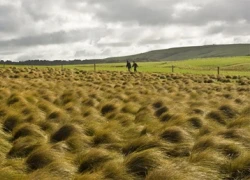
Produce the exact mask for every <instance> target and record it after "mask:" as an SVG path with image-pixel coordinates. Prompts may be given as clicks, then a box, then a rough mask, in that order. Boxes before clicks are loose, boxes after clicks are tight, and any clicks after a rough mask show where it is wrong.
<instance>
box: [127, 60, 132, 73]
mask: <svg viewBox="0 0 250 180" xmlns="http://www.w3.org/2000/svg"><path fill="white" fill-rule="evenodd" d="M126 67H127V68H128V72H130V69H131V63H130V62H129V61H127V65H126Z"/></svg>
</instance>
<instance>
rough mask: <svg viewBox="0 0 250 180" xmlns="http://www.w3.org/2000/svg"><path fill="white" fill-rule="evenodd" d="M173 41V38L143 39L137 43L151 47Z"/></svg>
mask: <svg viewBox="0 0 250 180" xmlns="http://www.w3.org/2000/svg"><path fill="white" fill-rule="evenodd" d="M173 40H174V38H169V39H167V38H159V39H148V38H146V39H143V40H141V41H140V42H139V44H140V45H145V44H149V45H152V44H167V43H170V42H172V41H173Z"/></svg>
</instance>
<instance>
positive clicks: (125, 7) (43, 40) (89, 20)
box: [0, 0, 250, 61]
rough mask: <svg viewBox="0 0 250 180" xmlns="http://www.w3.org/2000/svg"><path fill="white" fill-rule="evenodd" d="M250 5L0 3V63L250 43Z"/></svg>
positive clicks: (192, 1) (207, 1) (158, 0)
mask: <svg viewBox="0 0 250 180" xmlns="http://www.w3.org/2000/svg"><path fill="white" fill-rule="evenodd" d="M249 7H250V1H249V0H238V1H235V0H203V1H200V0H154V1H152V0H126V1H125V0H102V1H100V0H70V1H69V0H54V1H51V0H40V1H36V0H15V1H9V0H0V59H4V60H7V59H10V60H13V61H23V60H28V59H47V60H54V59H62V60H68V59H95V58H106V57H110V56H123V55H130V54H135V53H141V52H146V51H149V50H155V49H166V48H171V47H178V46H193V45H206V44H233V43H250V34H249V32H250V15H249V12H248V11H249V10H248V8H249Z"/></svg>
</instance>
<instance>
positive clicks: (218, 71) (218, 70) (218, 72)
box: [217, 67, 220, 76]
mask: <svg viewBox="0 0 250 180" xmlns="http://www.w3.org/2000/svg"><path fill="white" fill-rule="evenodd" d="M217 75H218V76H219V75H220V67H217Z"/></svg>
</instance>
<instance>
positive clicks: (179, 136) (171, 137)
mask: <svg viewBox="0 0 250 180" xmlns="http://www.w3.org/2000/svg"><path fill="white" fill-rule="evenodd" d="M187 136H188V134H187V133H186V132H185V131H184V130H183V129H181V128H180V127H177V126H173V127H169V128H166V129H165V130H164V131H163V132H161V133H160V137H161V138H162V139H164V140H166V141H169V142H171V143H181V142H184V141H185V140H186V138H187Z"/></svg>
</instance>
